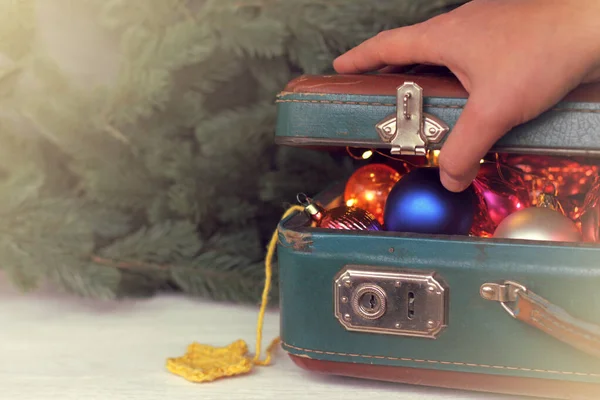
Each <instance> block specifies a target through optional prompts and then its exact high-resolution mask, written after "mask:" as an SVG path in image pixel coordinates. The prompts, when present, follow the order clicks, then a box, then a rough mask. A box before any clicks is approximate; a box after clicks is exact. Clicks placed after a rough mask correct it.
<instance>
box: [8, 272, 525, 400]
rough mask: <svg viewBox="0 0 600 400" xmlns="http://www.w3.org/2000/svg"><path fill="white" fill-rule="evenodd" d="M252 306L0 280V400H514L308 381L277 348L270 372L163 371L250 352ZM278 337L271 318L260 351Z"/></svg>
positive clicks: (348, 380) (361, 383)
mask: <svg viewBox="0 0 600 400" xmlns="http://www.w3.org/2000/svg"><path fill="white" fill-rule="evenodd" d="M257 309H258V308H255V307H241V306H233V305H227V304H222V303H211V302H205V301H198V300H192V299H189V298H183V297H174V296H164V297H162V296H161V297H155V298H152V299H149V300H139V301H127V302H120V303H116V302H107V303H106V302H105V303H102V302H94V301H83V300H81V299H78V298H73V297H69V296H61V295H56V294H53V293H51V292H48V291H43V292H36V293H34V294H30V295H27V296H24V295H22V294H19V293H18V292H17V291H15V290H14V289H12V288H10V286H9V285H8V284H7V283H6V280H5V278H3V277H2V276H1V275H0V398H2V399H7V400H12V399H19V400H34V399H35V400H44V399H61V400H71V399H73V400H75V399H77V400H80V399H86V400H94V399H111V400H112V399H114V400H120V399H128V400H137V399H140V400H142V399H143V400H155V399H156V400H167V399H177V400H184V399H195V400H198V399H202V400H206V399H226V400H237V399H240V400H253V399H309V398H315V397H316V398H319V399H321V398H323V399H332V400H333V399H340V400H341V399H343V400H354V399H357V400H358V399H360V400H372V399H380V398H381V399H386V400H389V399H394V400H402V399H415V398H418V399H431V400H434V399H440V400H441V399H465V400H467V399H481V400H491V399H494V400H496V399H514V398H513V397H499V396H486V395H483V394H480V393H479V394H478V393H463V392H457V391H447V390H436V389H426V388H417V387H412V386H405V385H399V384H393V383H380V382H373V381H366V380H356V379H351V378H340V377H329V376H323V375H315V374H311V373H308V372H306V371H303V370H301V369H299V368H297V367H296V366H295V365H294V364H292V362H291V361H290V360H289V359H288V358H287V356H286V355H285V353H284V352H283V351H281V350H280V351H279V352H278V354H277V357H276V358H275V364H274V365H272V366H270V367H258V368H256V369H255V370H254V373H252V374H250V375H247V376H243V377H233V378H229V379H224V380H220V381H217V382H213V383H208V384H193V383H190V382H187V381H185V380H183V379H182V378H180V377H178V376H175V375H172V374H170V373H169V372H168V371H167V370H166V369H165V367H164V365H165V360H166V358H168V357H174V356H180V355H182V354H183V353H184V352H185V347H186V345H187V344H189V343H192V342H194V341H197V342H200V343H204V344H211V345H216V346H223V345H227V344H229V343H230V342H232V341H234V340H237V339H244V340H245V341H246V342H247V343H248V344H249V346H250V349H251V351H253V349H254V341H255V325H256V316H257ZM226 320H229V321H231V322H226ZM277 333H278V319H277V314H276V313H271V314H269V315H268V316H267V318H266V327H265V346H266V345H267V344H268V342H269V341H270V340H271V339H272V338H274V337H275V336H276V335H277Z"/></svg>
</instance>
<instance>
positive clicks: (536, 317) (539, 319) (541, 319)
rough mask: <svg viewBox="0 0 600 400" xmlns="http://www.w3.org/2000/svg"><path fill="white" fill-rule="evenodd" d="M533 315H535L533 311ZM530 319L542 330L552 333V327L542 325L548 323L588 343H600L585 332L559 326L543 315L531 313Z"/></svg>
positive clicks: (563, 325)
mask: <svg viewBox="0 0 600 400" xmlns="http://www.w3.org/2000/svg"><path fill="white" fill-rule="evenodd" d="M534 313H535V311H534ZM531 319H532V320H533V321H534V322H536V323H537V324H539V325H540V326H542V327H543V328H546V329H548V330H549V331H550V332H552V331H553V329H552V326H549V325H548V324H547V323H544V321H546V322H548V323H549V324H550V325H554V326H555V327H557V328H559V329H563V330H565V331H567V332H569V333H572V334H574V335H578V336H581V337H583V338H584V339H586V340H589V341H590V342H599V341H600V339H599V338H597V337H595V336H592V335H589V334H587V333H585V332H584V333H582V332H579V331H577V330H575V329H573V328H571V327H570V326H568V325H565V324H561V323H559V322H558V321H555V320H553V319H552V318H550V317H547V316H545V315H544V314H540V313H535V314H533V313H532V316H531Z"/></svg>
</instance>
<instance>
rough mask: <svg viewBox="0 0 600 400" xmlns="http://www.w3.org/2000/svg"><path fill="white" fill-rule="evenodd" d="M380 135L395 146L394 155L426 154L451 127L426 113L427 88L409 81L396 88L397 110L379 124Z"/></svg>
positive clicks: (378, 131) (377, 127)
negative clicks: (424, 108)
mask: <svg viewBox="0 0 600 400" xmlns="http://www.w3.org/2000/svg"><path fill="white" fill-rule="evenodd" d="M375 129H376V130H377V133H378V134H379V137H380V138H381V139H382V140H383V141H384V142H386V143H389V144H391V145H392V148H391V150H390V152H391V154H393V155H417V156H424V155H426V153H427V147H428V145H430V144H435V143H439V142H441V141H442V139H443V138H444V136H445V135H446V133H448V132H449V131H450V127H449V126H448V125H447V124H446V123H445V122H444V121H442V120H441V119H439V118H437V117H435V116H433V115H430V114H427V113H424V112H423V89H422V88H421V87H420V86H419V85H417V84H416V83H414V82H405V83H404V84H403V85H402V86H399V87H398V88H397V90H396V113H395V114H391V115H389V116H388V117H386V118H385V119H383V120H381V121H379V122H378V123H377V124H376V125H375Z"/></svg>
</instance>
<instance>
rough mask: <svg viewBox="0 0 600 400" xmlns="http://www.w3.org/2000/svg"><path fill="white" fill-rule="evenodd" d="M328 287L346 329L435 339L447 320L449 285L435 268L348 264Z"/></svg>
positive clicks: (336, 311) (446, 323)
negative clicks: (330, 286)
mask: <svg viewBox="0 0 600 400" xmlns="http://www.w3.org/2000/svg"><path fill="white" fill-rule="evenodd" d="M333 289H334V299H333V300H334V305H335V310H334V314H335V317H336V318H337V319H338V321H339V322H340V323H341V324H342V326H343V327H344V328H345V329H347V330H349V331H355V332H365V333H376V334H387V335H397V336H408V337H420V338H428V339H437V337H438V336H439V335H440V334H441V333H442V332H443V331H444V330H445V329H446V327H447V326H448V309H449V308H448V304H449V287H448V285H447V284H446V282H445V281H444V280H443V279H442V277H440V276H439V275H438V274H437V273H435V272H434V271H423V270H411V269H396V268H385V267H376V266H368V265H347V266H345V267H344V268H343V269H342V270H341V271H340V272H339V273H338V274H337V275H336V277H335V279H334V287H333Z"/></svg>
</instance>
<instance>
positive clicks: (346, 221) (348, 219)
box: [297, 193, 383, 231]
mask: <svg viewBox="0 0 600 400" xmlns="http://www.w3.org/2000/svg"><path fill="white" fill-rule="evenodd" d="M297 199H298V202H299V203H300V204H302V205H303V206H304V212H305V213H306V214H307V215H308V216H309V217H310V219H311V220H312V221H313V226H315V227H318V228H325V229H338V230H347V231H382V230H383V227H382V226H381V224H380V223H379V222H378V221H377V219H375V217H374V216H373V215H372V214H371V213H370V212H368V211H365V210H363V209H361V208H358V207H348V206H339V207H334V208H331V209H328V210H327V209H325V207H323V206H321V205H320V204H319V203H316V202H314V201H313V200H312V199H311V198H309V197H308V196H306V195H305V194H304V193H300V194H298V196H297Z"/></svg>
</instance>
